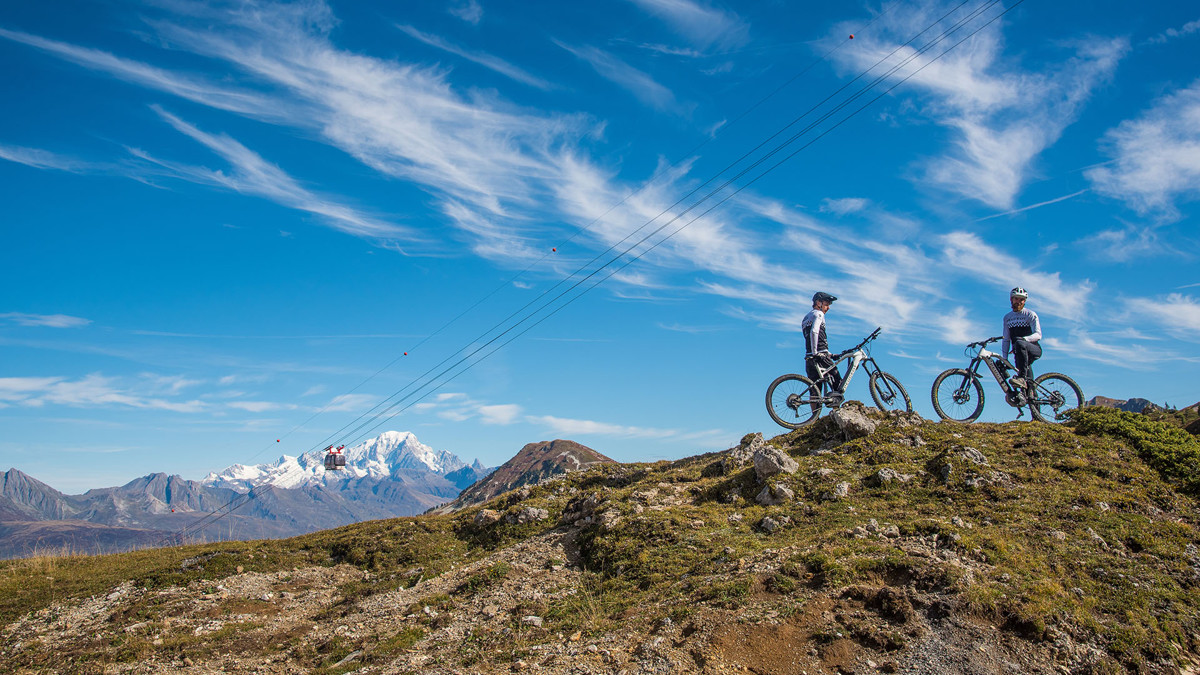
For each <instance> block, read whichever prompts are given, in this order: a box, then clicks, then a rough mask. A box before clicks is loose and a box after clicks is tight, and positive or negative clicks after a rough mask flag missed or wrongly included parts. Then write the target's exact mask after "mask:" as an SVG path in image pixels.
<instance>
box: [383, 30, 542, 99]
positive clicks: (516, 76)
mask: <svg viewBox="0 0 1200 675" xmlns="http://www.w3.org/2000/svg"><path fill="white" fill-rule="evenodd" d="M396 28H399V29H400V30H401V31H402V32H403V33H405V34H406V35H408V36H409V37H411V38H413V39H414V40H419V41H421V42H424V43H425V44H427V45H429V46H430V47H434V48H436V49H440V50H442V51H444V52H448V53H450V54H454V55H455V56H458V57H461V58H464V59H466V60H468V61H471V62H472V63H477V64H479V65H481V66H483V67H484V68H487V69H489V70H492V71H495V72H497V73H500V74H501V75H503V76H505V77H507V78H510V79H513V80H516V81H517V82H520V83H521V84H527V85H529V86H531V87H536V88H538V89H543V90H544V89H550V88H551V87H552V86H553V85H551V84H550V83H549V82H547V81H546V80H543V79H542V78H540V77H536V76H534V75H531V74H530V73H528V72H526V71H525V70H524V69H523V68H519V67H517V66H514V65H513V64H511V63H509V62H508V61H505V60H504V59H501V58H499V57H497V56H493V55H491V54H486V53H483V52H475V51H468V50H466V49H463V48H462V47H459V46H458V45H456V44H452V43H450V42H447V41H446V40H444V39H442V38H440V37H438V36H436V35H429V34H428V33H423V32H421V31H419V30H417V29H416V28H414V27H412V26H408V25H404V24H397V25H396Z"/></svg>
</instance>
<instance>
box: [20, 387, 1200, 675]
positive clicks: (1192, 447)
mask: <svg viewBox="0 0 1200 675" xmlns="http://www.w3.org/2000/svg"><path fill="white" fill-rule="evenodd" d="M1197 475H1200V440H1197V439H1196V438H1195V437H1193V436H1191V435H1189V434H1187V433H1186V432H1184V431H1183V430H1182V429H1180V428H1178V427H1174V426H1171V425H1169V424H1167V423H1165V422H1157V421H1154V420H1150V419H1149V418H1148V417H1147V416H1145V415H1138V414H1133V413H1129V412H1125V411H1119V410H1114V409H1107V408H1101V407H1095V408H1083V409H1080V410H1079V411H1076V412H1074V413H1072V418H1071V420H1069V422H1068V424H1067V425H1066V426H1056V425H1049V424H1044V423H1038V422H1006V423H1002V424H993V423H976V424H955V423H931V422H928V421H926V420H922V419H920V418H919V417H918V416H915V415H912V414H897V413H893V414H890V415H883V414H881V413H878V412H876V411H874V410H868V409H865V408H863V407H862V406H861V404H857V403H856V402H847V403H846V404H845V405H844V406H843V408H842V409H841V410H838V411H836V412H834V413H833V414H831V415H830V416H828V417H825V418H821V419H819V420H817V421H816V422H815V423H814V424H813V425H810V426H809V427H806V428H805V429H801V430H798V431H795V432H790V433H787V434H782V435H780V436H776V437H774V438H764V437H763V436H762V435H760V434H749V435H747V436H746V437H745V438H744V439H743V441H742V443H740V444H739V445H738V446H737V447H734V448H730V449H729V450H726V451H723V452H717V453H708V454H704V455H696V456H692V457H686V458H683V459H680V460H675V461H661V462H654V463H640V464H618V463H600V464H597V465H595V466H593V467H591V468H589V469H586V470H583V471H578V472H571V473H566V474H562V475H559V476H556V477H554V478H553V479H552V480H547V481H542V482H539V483H537V484H536V485H532V486H528V489H523V490H516V491H511V492H508V493H506V494H505V496H504V497H503V498H501V499H494V500H492V501H489V502H487V503H483V504H479V505H475V506H471V507H468V508H464V509H462V510H460V511H457V512H454V513H451V514H446V515H422V516H416V517H407V518H399V519H392V520H382V521H372V522H362V523H357V524H354V525H350V526H347V527H342V528H338V529H334V530H328V531H323V532H318V533H313V534H308V535H304V536H301V537H297V538H294V539H288V540H281V541H249V542H228V543H222V544H219V545H199V546H187V547H181V548H176V549H156V550H152V551H141V552H137V553H129V554H122V555H117V556H105V557H103V558H97V559H81V560H78V561H72V560H61V559H53V558H43V559H31V560H28V561H14V562H13V563H8V564H7V566H0V618H3V620H2V621H0V625H3V628H2V629H0V631H2V632H3V638H4V644H6V645H9V647H7V648H3V649H0V670H8V671H13V672H21V671H23V670H30V669H33V670H57V671H71V670H79V669H80V667H81V666H80V664H87V665H90V664H103V666H104V668H105V669H106V670H107V671H108V672H115V673H126V672H129V673H132V672H135V671H145V670H147V669H149V670H184V671H192V672H218V671H225V672H229V671H233V670H240V671H243V672H277V673H283V672H300V671H310V672H312V671H316V672H347V671H349V670H353V671H355V672H361V673H388V674H399V673H409V672H422V673H433V674H449V673H453V672H479V673H500V672H513V671H518V672H521V671H537V672H544V673H551V674H555V675H567V674H568V673H575V674H577V673H619V672H621V671H626V672H629V673H639V672H641V673H653V672H671V673H689V674H695V675H701V674H703V675H711V674H714V673H722V672H755V673H759V674H760V675H792V674H794V673H799V672H802V671H803V672H808V673H843V674H846V673H855V674H864V675H865V674H867V673H875V672H901V673H921V674H925V675H968V674H970V675H975V674H976V673H1044V674H1046V675H1049V674H1050V673H1059V672H1071V673H1121V672H1129V673H1153V674H1159V673H1162V674H1164V675H1166V674H1167V673H1171V674H1178V673H1180V672H1181V671H1182V670H1183V669H1184V668H1187V667H1190V666H1189V664H1190V663H1193V662H1194V661H1195V659H1196V658H1197V657H1200V638H1198V637H1197V636H1198V635H1200V611H1197V610H1198V609H1200V596H1197V595H1196V593H1195V589H1196V588H1198V587H1200V504H1198V503H1197V501H1196V496H1197V495H1200V485H1198V484H1197V482H1196V481H1195V480H1193V478H1194V477H1195V476H1197ZM51 578H52V580H51ZM289 636H290V637H289ZM297 636H300V639H296V637H297ZM12 645H17V646H15V647H14V646H12ZM1184 672H1186V671H1184Z"/></svg>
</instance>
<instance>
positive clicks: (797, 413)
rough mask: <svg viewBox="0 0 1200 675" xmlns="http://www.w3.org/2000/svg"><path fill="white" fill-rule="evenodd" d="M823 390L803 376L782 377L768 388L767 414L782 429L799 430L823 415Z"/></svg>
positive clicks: (776, 379)
mask: <svg viewBox="0 0 1200 675" xmlns="http://www.w3.org/2000/svg"><path fill="white" fill-rule="evenodd" d="M821 404H822V400H821V390H820V388H819V387H818V386H817V385H815V384H813V382H812V380H810V379H808V378H807V377H804V376H803V375H795V374H791V375H780V376H779V377H777V378H775V381H774V382H772V383H771V386H769V387H767V412H768V413H770V415H771V419H773V420H775V423H776V424H778V425H779V426H781V427H786V428H788V429H799V428H800V427H803V426H805V425H808V424H811V423H812V421H813V420H815V419H817V416H818V415H820V414H821Z"/></svg>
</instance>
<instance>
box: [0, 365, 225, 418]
mask: <svg viewBox="0 0 1200 675" xmlns="http://www.w3.org/2000/svg"><path fill="white" fill-rule="evenodd" d="M0 402H5V403H10V404H17V405H22V406H29V407H42V406H45V405H47V404H50V405H65V406H72V407H93V406H96V407H109V406H118V407H130V408H143V409H154V410H170V411H173V412H199V411H201V410H204V409H205V408H206V405H205V404H204V403H203V402H201V401H170V400H167V399H165V398H159V397H154V396H147V395H145V394H144V393H140V392H136V391H132V390H129V389H124V388H121V387H118V386H116V380H115V379H114V378H107V377H103V376H101V375H95V374H93V375H88V376H86V377H83V378H81V379H79V380H73V381H72V380H68V379H67V378H63V377H48V378H47V377H15V378H13V377H10V378H0Z"/></svg>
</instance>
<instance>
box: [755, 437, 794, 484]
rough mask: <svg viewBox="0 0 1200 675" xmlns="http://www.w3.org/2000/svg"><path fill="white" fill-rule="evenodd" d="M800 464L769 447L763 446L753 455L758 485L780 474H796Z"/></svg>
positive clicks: (785, 454)
mask: <svg viewBox="0 0 1200 675" xmlns="http://www.w3.org/2000/svg"><path fill="white" fill-rule="evenodd" d="M799 468H800V464H799V463H798V462H796V460H794V459H792V458H791V457H789V456H788V455H787V453H785V452H784V451H782V450H780V449H779V448H776V447H774V446H771V445H763V446H762V447H761V448H759V449H758V450H757V451H756V452H755V453H754V473H755V475H757V476H758V481H759V482H760V483H762V482H765V481H766V480H767V479H768V478H770V477H771V476H774V475H777V474H780V473H796V470H797V469H799Z"/></svg>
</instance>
